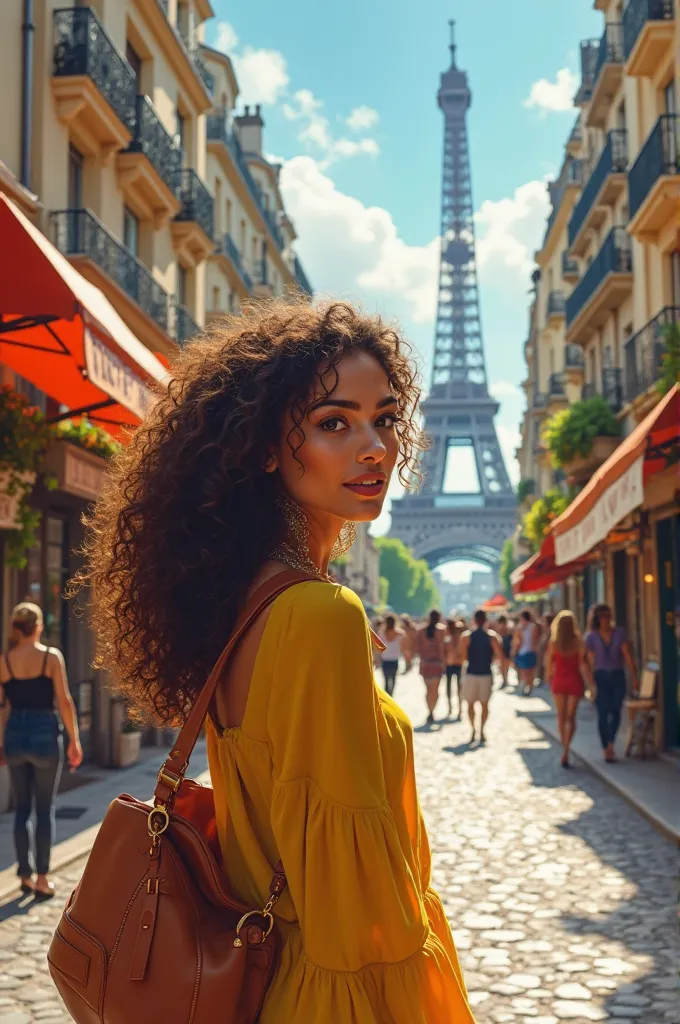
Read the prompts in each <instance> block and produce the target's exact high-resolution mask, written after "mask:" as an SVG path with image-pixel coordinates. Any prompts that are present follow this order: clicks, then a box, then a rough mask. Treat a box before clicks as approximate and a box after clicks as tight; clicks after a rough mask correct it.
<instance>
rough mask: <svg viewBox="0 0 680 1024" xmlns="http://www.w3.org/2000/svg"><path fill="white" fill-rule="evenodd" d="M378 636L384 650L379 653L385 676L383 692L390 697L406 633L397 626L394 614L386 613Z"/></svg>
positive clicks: (392, 692)
mask: <svg viewBox="0 0 680 1024" xmlns="http://www.w3.org/2000/svg"><path fill="white" fill-rule="evenodd" d="M378 636H379V637H380V639H381V640H382V642H383V643H384V644H385V650H384V651H383V652H382V655H381V667H382V671H383V676H384V678H385V692H386V693H387V694H389V696H390V697H392V696H393V695H394V685H395V682H396V679H397V671H398V670H399V656H400V655H401V651H402V645H403V643H404V637H405V636H406V634H405V633H404V630H403V629H401V627H400V626H397V620H396V618H395V616H394V615H386V616H385V625H384V628H383V629H382V630H381V631H380V632H379V633H378Z"/></svg>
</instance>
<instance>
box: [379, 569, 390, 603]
mask: <svg viewBox="0 0 680 1024" xmlns="http://www.w3.org/2000/svg"><path fill="white" fill-rule="evenodd" d="M389 596H390V581H389V580H388V579H387V577H386V576H381V577H380V604H381V606H384V605H386V604H387V601H388V599H389Z"/></svg>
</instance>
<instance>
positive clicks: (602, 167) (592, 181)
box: [569, 128, 628, 256]
mask: <svg viewBox="0 0 680 1024" xmlns="http://www.w3.org/2000/svg"><path fill="white" fill-rule="evenodd" d="M627 167H628V132H627V131H626V129H625V128H616V129H614V130H613V131H611V132H608V134H607V141H606V143H605V145H604V149H603V150H602V152H601V154H600V156H599V159H598V161H597V163H596V164H595V168H594V169H593V172H592V174H591V175H590V177H589V178H588V180H587V182H586V184H585V186H584V188H583V192H582V193H581V196H580V199H579V201H578V202H577V203H576V206H575V207H574V212H573V213H572V215H571V219H570V221H569V248H570V249H571V250H572V251H573V252H575V253H576V254H577V255H579V256H580V255H583V252H584V250H585V246H586V243H587V232H588V230H589V229H590V228H599V227H600V226H601V225H602V224H603V223H604V221H605V218H606V216H607V210H606V207H607V206H610V205H612V204H613V203H614V202H615V201H616V199H617V198H618V197H619V195H620V194H621V192H622V191H623V190H624V189H625V187H626V169H627Z"/></svg>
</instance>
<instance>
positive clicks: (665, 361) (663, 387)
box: [656, 323, 680, 398]
mask: <svg viewBox="0 0 680 1024" xmlns="http://www.w3.org/2000/svg"><path fill="white" fill-rule="evenodd" d="M661 336H662V338H663V342H664V349H663V352H662V353H661V376H660V378H659V380H658V381H657V382H656V389H657V391H658V392H659V394H660V395H661V397H662V398H663V396H664V395H666V394H668V392H669V391H670V390H671V388H672V387H673V386H674V385H675V384H677V383H678V382H679V381H680V324H677V323H671V324H666V325H665V327H664V328H663V330H662V332H661Z"/></svg>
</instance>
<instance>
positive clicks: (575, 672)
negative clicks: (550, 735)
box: [545, 610, 593, 768]
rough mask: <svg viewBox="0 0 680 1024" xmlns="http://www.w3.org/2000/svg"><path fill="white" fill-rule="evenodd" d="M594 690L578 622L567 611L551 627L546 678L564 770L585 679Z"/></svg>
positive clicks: (567, 766) (547, 650)
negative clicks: (552, 700) (552, 702)
mask: <svg viewBox="0 0 680 1024" xmlns="http://www.w3.org/2000/svg"><path fill="white" fill-rule="evenodd" d="M584 675H585V677H586V679H587V680H588V685H589V689H590V691H591V692H592V690H593V677H592V674H591V671H590V665H589V664H588V659H587V657H586V648H585V644H584V642H583V638H582V637H581V634H580V632H579V629H578V625H577V623H576V616H575V615H574V613H573V612H570V611H568V610H565V611H562V612H558V613H557V615H556V616H555V617H554V618H553V620H552V623H551V626H550V640H549V641H548V646H547V648H546V652H545V678H546V679H549V680H550V688H551V690H552V693H553V696H554V698H555V707H556V708H557V727H558V729H559V734H560V742H561V744H562V759H561V761H560V764H561V765H562V767H563V768H571V763H570V761H569V748H570V747H571V741H572V740H573V738H574V734H575V733H576V712H577V710H578V705H579V701H580V700H581V698H582V697H583V693H584V686H583V676H584Z"/></svg>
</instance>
